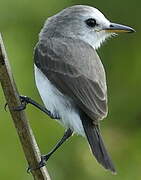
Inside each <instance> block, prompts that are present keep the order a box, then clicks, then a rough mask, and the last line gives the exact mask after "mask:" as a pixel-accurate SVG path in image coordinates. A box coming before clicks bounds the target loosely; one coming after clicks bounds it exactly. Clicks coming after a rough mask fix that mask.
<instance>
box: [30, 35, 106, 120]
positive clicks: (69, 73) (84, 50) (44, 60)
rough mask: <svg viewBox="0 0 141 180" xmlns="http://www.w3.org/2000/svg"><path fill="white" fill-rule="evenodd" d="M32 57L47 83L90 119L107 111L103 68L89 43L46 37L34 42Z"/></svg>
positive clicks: (95, 118)
mask: <svg viewBox="0 0 141 180" xmlns="http://www.w3.org/2000/svg"><path fill="white" fill-rule="evenodd" d="M34 59H35V64H36V66H37V67H38V68H39V69H40V70H41V71H42V72H43V73H44V74H45V75H46V76H47V78H48V79H49V80H50V81H51V83H52V84H53V85H54V86H55V87H57V89H59V90H60V92H61V93H62V94H65V95H66V96H68V97H70V98H71V99H73V101H74V102H75V104H77V106H78V107H79V108H80V109H81V110H83V111H84V112H85V113H86V114H87V115H88V116H89V117H90V118H91V119H93V120H99V119H102V118H103V117H105V116H106V115H107V88H106V79H105V72H104V68H103V65H102V63H101V61H100V58H99V57H98V55H97V53H96V51H95V50H94V49H93V48H92V47H91V46H90V45H89V44H87V43H85V42H83V41H81V40H73V39H71V38H61V39H59V38H51V39H47V40H46V41H44V42H43V41H42V42H39V43H38V44H37V46H36V48H35V54H34Z"/></svg>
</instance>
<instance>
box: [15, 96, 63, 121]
mask: <svg viewBox="0 0 141 180" xmlns="http://www.w3.org/2000/svg"><path fill="white" fill-rule="evenodd" d="M20 100H21V105H20V106H18V107H16V108H14V110H15V111H22V110H24V109H25V108H26V105H27V104H32V105H33V106H35V107H36V108H38V109H40V110H41V111H43V112H44V113H46V114H47V115H48V116H49V117H51V118H52V119H60V117H59V115H58V114H56V115H54V114H52V113H51V112H50V111H49V110H47V109H46V108H45V107H44V106H42V105H40V104H38V103H37V102H36V101H34V100H33V99H31V98H29V97H27V96H20Z"/></svg>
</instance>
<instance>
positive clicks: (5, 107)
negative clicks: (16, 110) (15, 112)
mask: <svg viewBox="0 0 141 180" xmlns="http://www.w3.org/2000/svg"><path fill="white" fill-rule="evenodd" d="M7 106H8V104H7V103H5V105H4V110H5V111H6V112H7Z"/></svg>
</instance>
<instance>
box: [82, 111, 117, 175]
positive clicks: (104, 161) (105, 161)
mask: <svg viewBox="0 0 141 180" xmlns="http://www.w3.org/2000/svg"><path fill="white" fill-rule="evenodd" d="M81 120H82V124H83V127H84V131H85V134H86V137H87V139H88V142H89V144H90V147H91V150H92V153H93V155H94V156H95V158H96V159H97V161H98V162H99V163H100V164H101V165H102V166H103V167H104V168H105V169H108V170H110V171H112V172H113V173H116V170H115V168H114V165H113V163H112V161H111V158H110V156H109V155H108V152H107V150H106V148H105V145H104V142H103V140H102V136H101V134H100V129H99V127H98V125H94V124H93V122H92V120H91V119H90V117H88V116H87V115H86V114H84V113H83V115H82V114H81Z"/></svg>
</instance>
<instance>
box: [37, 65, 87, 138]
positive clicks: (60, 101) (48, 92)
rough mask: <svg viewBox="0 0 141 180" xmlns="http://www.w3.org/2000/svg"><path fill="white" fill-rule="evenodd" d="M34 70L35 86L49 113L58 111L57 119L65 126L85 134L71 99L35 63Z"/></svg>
mask: <svg viewBox="0 0 141 180" xmlns="http://www.w3.org/2000/svg"><path fill="white" fill-rule="evenodd" d="M34 70H35V81H36V86H37V88H38V91H39V93H40V96H41V98H42V101H43V102H44V104H45V106H46V108H47V109H48V110H49V111H51V113H55V112H57V113H58V115H59V116H60V117H61V120H59V121H60V122H61V123H62V124H63V125H64V127H65V128H71V129H72V130H73V131H74V132H75V133H77V134H80V135H82V136H85V133H84V129H83V126H82V122H81V119H80V116H79V114H78V112H77V109H75V108H74V107H73V106H72V103H71V100H70V99H69V98H68V97H66V96H64V95H63V94H62V93H61V92H60V91H59V90H58V89H56V88H55V87H54V86H53V85H52V84H51V82H50V81H49V80H48V79H47V77H46V76H45V75H44V74H43V73H42V72H41V71H40V69H38V68H37V67H36V65H34Z"/></svg>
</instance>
